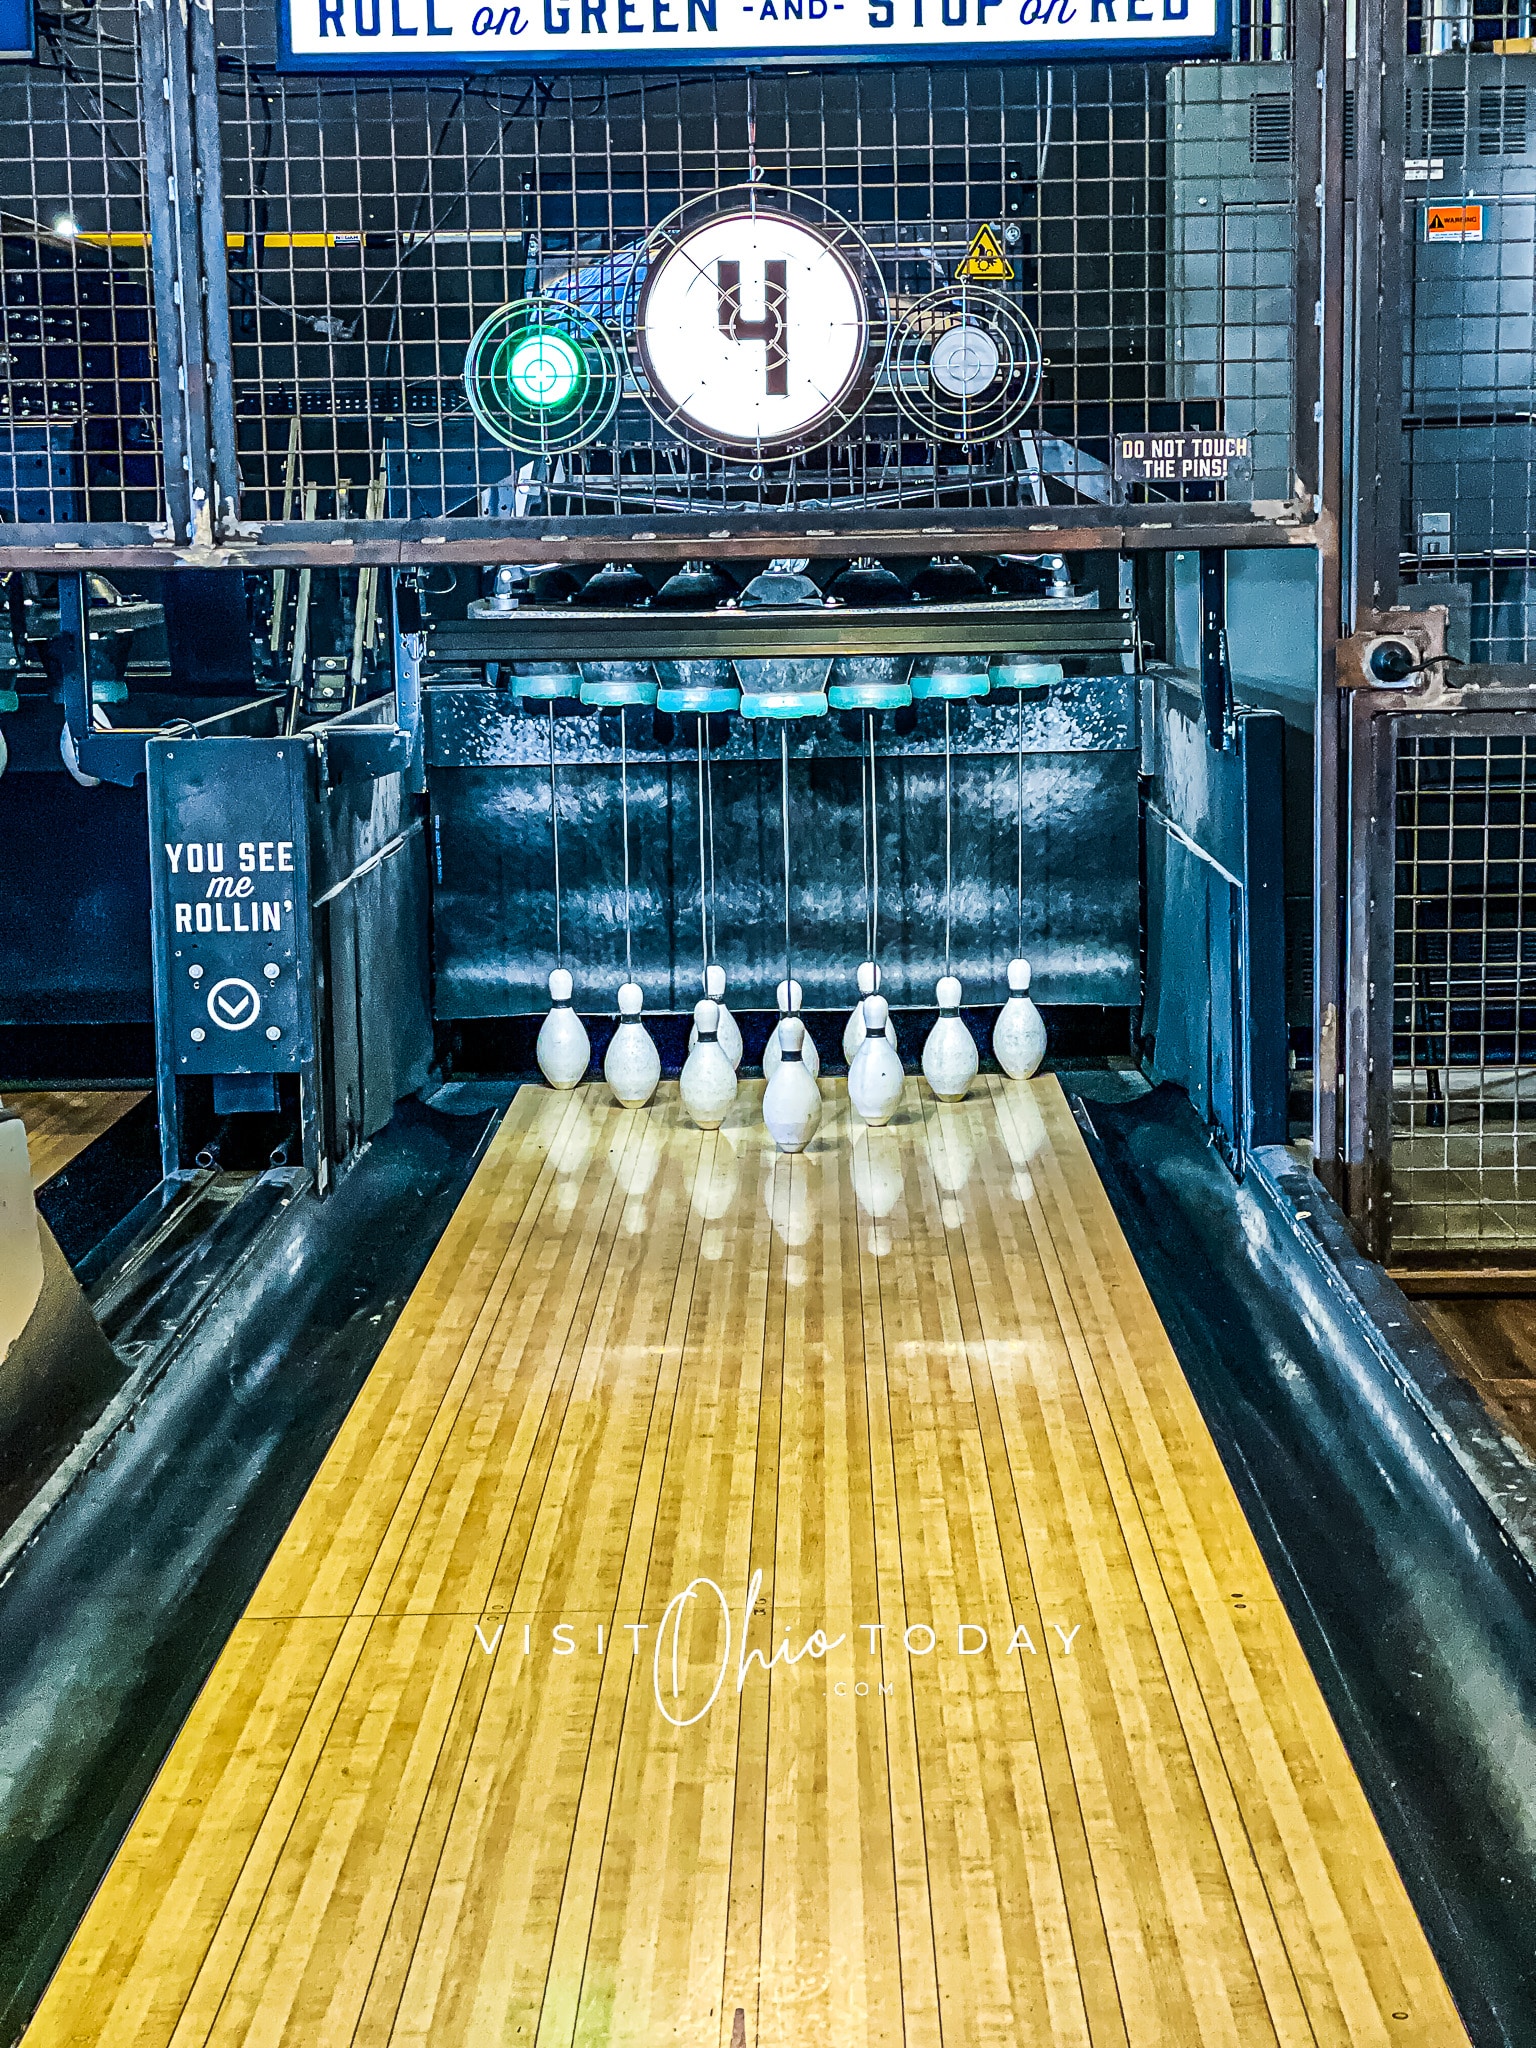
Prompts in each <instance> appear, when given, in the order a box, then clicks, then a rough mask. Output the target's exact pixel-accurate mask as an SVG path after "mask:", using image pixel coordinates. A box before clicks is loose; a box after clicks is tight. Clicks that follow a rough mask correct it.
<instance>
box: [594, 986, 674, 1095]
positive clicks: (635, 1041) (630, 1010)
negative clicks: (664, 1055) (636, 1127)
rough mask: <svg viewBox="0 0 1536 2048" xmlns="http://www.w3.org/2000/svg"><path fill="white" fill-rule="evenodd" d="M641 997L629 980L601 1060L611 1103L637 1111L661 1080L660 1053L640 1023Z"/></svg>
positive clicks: (621, 990) (620, 997) (620, 992)
mask: <svg viewBox="0 0 1536 2048" xmlns="http://www.w3.org/2000/svg"><path fill="white" fill-rule="evenodd" d="M644 1007H645V997H644V996H643V995H642V994H641V992H640V990H639V988H638V987H637V986H636V984H635V983H634V982H632V981H626V982H625V983H624V985H623V987H622V988H621V989H620V990H619V1028H618V1030H617V1031H615V1033H614V1034H613V1036H612V1038H611V1039H609V1041H608V1051H607V1053H606V1055H605V1056H604V1059H603V1079H604V1080H605V1081H606V1082H607V1083H608V1086H609V1087H610V1088H611V1089H612V1090H613V1096H614V1100H615V1101H616V1102H622V1103H623V1105H624V1107H625V1108H626V1109H640V1108H642V1107H643V1106H644V1105H645V1104H646V1103H647V1102H649V1101H650V1099H651V1097H652V1096H653V1095H654V1094H655V1093H656V1083H657V1082H658V1081H659V1080H660V1079H661V1054H660V1053H659V1052H658V1051H657V1050H656V1041H655V1040H654V1039H653V1038H652V1037H651V1034H650V1033H649V1031H647V1030H646V1028H645V1026H644V1025H643V1024H642V1023H641V1022H640V1012H641V1010H642V1009H643V1008H644Z"/></svg>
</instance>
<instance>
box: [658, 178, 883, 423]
mask: <svg viewBox="0 0 1536 2048" xmlns="http://www.w3.org/2000/svg"><path fill="white" fill-rule="evenodd" d="M793 203H794V202H793V200H792V199H791V197H790V195H789V194H787V193H784V194H773V193H770V192H768V191H767V190H766V189H765V188H762V187H758V188H749V189H748V190H746V191H744V192H737V193H734V194H733V193H728V192H727V193H720V194H717V195H709V196H706V197H705V198H704V199H702V200H699V201H696V202H694V203H692V204H690V205H689V206H686V207H684V208H683V209H682V210H681V212H679V213H676V214H674V215H673V216H672V217H671V219H670V220H668V221H665V222H663V224H662V225H661V227H660V228H658V229H657V230H656V231H655V233H654V235H653V238H652V240H651V242H650V244H649V245H648V247H647V250H646V259H647V269H646V277H645V283H644V285H643V286H642V287H641V291H640V300H639V305H638V307H637V309H636V313H635V331H634V341H633V354H632V362H633V364H634V368H635V370H636V372H637V375H638V381H639V384H640V389H641V392H642V394H643V395H644V398H645V401H646V404H647V405H649V407H650V408H651V410H652V412H654V413H655V414H656V416H657V418H658V419H659V420H661V422H662V423H663V425H664V426H666V427H667V428H668V429H669V430H670V431H671V432H672V433H675V434H676V435H678V436H679V438H680V439H682V440H685V441H689V442H691V443H692V444H693V445H694V446H695V447H699V448H704V449H708V450H711V451H713V452H714V453H716V454H720V455H724V456H727V457H735V458H737V459H738V460H748V461H752V460H757V459H759V458H760V457H763V456H769V457H776V456H779V455H785V454H792V453H795V452H797V451H799V450H802V449H807V448H813V447H815V446H816V445H817V444H818V443H819V442H820V441H823V440H825V439H827V438H828V437H829V435H831V434H835V433H836V432H837V431H838V429H839V427H841V426H842V425H844V424H845V423H846V422H847V421H848V420H850V419H852V418H853V417H854V415H855V414H856V413H857V412H858V410H859V408H860V407H861V406H862V404H863V402H864V400H865V398H866V397H867V396H868V393H869V388H870V384H871V381H872V379H873V375H874V372H875V369H876V367H877V366H878V361H879V356H880V353H881V350H882V348H883V343H884V331H883V321H884V305H883V298H884V294H883V292H882V290H881V287H880V283H879V276H878V273H877V272H876V270H875V267H874V264H873V261H872V259H871V258H870V256H869V252H868V250H867V249H865V247H864V245H863V243H862V242H861V241H860V240H859V238H858V235H857V234H856V233H855V231H854V229H853V228H852V227H850V226H849V224H848V223H847V222H846V221H843V220H840V219H839V218H838V216H837V215H836V214H834V213H832V212H831V211H830V209H817V211H818V213H819V215H820V218H818V219H815V220H812V219H806V218H802V217H797V216H796V215H795V214H793V213H791V212H790V211H788V210H787V208H788V206H790V205H792V204H793ZM800 203H801V204H802V206H805V207H807V208H809V206H810V204H811V202H809V201H808V200H805V201H801V202H800Z"/></svg>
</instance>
